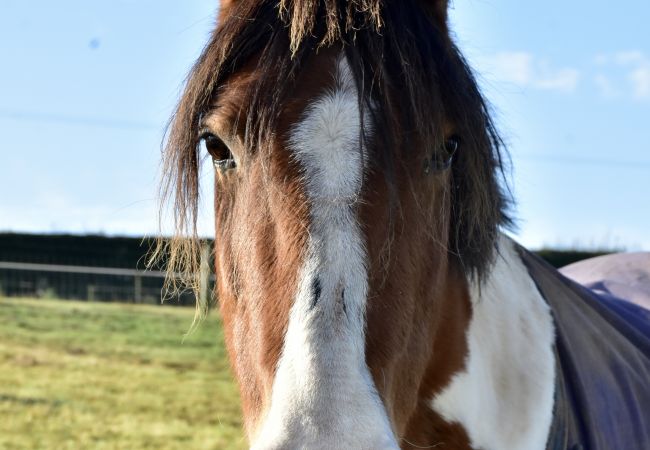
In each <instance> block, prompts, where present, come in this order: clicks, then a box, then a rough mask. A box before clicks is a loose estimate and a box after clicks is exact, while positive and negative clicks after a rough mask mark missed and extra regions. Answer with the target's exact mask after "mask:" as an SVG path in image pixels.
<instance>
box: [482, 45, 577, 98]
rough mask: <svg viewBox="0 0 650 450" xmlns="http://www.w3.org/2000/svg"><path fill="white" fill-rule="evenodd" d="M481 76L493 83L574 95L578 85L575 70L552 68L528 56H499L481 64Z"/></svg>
mask: <svg viewBox="0 0 650 450" xmlns="http://www.w3.org/2000/svg"><path fill="white" fill-rule="evenodd" d="M482 62H483V64H482V65H483V66H484V68H485V70H484V72H485V73H488V74H491V75H492V76H493V77H494V78H496V81H498V82H504V83H512V84H514V85H517V86H519V87H523V88H533V89H539V90H550V91H560V92H573V91H574V90H575V89H576V87H577V86H578V83H579V81H580V71H579V70H577V69H575V68H570V67H564V68H555V67H553V66H552V65H551V63H549V62H548V61H546V60H544V59H540V58H537V57H535V56H534V55H533V54H531V53H529V52H499V53H497V54H495V55H493V56H491V57H488V58H485V59H484V60H483V61H482Z"/></svg>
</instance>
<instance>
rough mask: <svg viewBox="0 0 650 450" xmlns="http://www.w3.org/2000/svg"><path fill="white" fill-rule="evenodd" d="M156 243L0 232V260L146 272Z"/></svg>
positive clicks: (125, 238)
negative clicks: (149, 256) (149, 253)
mask: <svg viewBox="0 0 650 450" xmlns="http://www.w3.org/2000/svg"><path fill="white" fill-rule="evenodd" d="M154 242H155V240H154V239H151V238H141V237H107V236H100V235H82V236H80V235H68V234H19V233H0V261H12V262H26V263H37V264H63V265H71V266H89V267H115V268H123V269H144V268H145V265H146V257H147V254H148V252H149V251H150V249H151V248H152V245H153V244H154Z"/></svg>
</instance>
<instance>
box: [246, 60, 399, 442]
mask: <svg viewBox="0 0 650 450" xmlns="http://www.w3.org/2000/svg"><path fill="white" fill-rule="evenodd" d="M360 128H361V125H360V113H359V105H358V93H357V90H356V87H355V84H354V80H353V79H352V76H351V74H350V69H349V67H348V65H347V62H346V61H345V60H344V59H340V60H339V61H338V64H337V73H336V86H335V88H334V89H333V90H332V91H331V92H328V93H326V94H324V95H323V96H322V97H320V98H319V99H318V100H317V101H316V102H315V103H313V104H312V105H311V106H309V107H308V109H307V110H306V112H305V116H304V119H303V120H302V122H300V123H299V124H298V125H297V127H296V128H295V130H294V131H293V133H292V137H291V142H290V145H291V148H292V150H293V152H294V155H295V158H296V159H297V161H298V162H299V163H300V165H301V167H302V169H303V171H304V180H305V185H306V190H307V194H308V197H309V200H310V204H311V210H310V213H311V227H310V229H309V233H310V234H309V241H308V249H307V257H306V260H305V262H304V266H303V268H302V270H301V273H300V281H299V286H298V291H297V295H296V298H295V301H294V304H293V306H292V309H291V312H290V317H289V325H288V329H287V334H286V336H285V341H284V348H283V351H282V355H281V357H280V360H279V362H278V367H277V371H276V376H275V380H274V383H273V392H272V395H271V406H270V409H269V410H268V411H267V414H266V417H265V418H264V420H263V423H262V425H261V427H260V431H259V433H258V434H257V436H256V437H255V440H254V445H253V446H252V448H253V449H255V450H262V449H310V450H311V449H316V450H317V449H386V450H388V449H394V450H397V449H398V446H397V443H396V441H395V438H394V436H393V431H392V429H391V426H390V423H389V421H388V418H387V415H386V412H385V409H384V406H383V404H382V402H381V400H380V399H379V396H378V395H377V391H376V389H375V386H374V383H373V380H372V377H371V375H370V372H369V370H368V367H367V365H366V362H365V360H366V359H365V310H366V298H367V293H368V280H367V268H366V250H365V247H364V243H363V237H362V233H361V230H360V228H359V225H358V223H357V218H356V211H355V209H356V207H355V204H356V202H357V201H358V200H359V195H360V191H361V185H362V181H363V174H364V155H363V152H362V151H361V148H360V142H361V141H360ZM317 292H318V293H319V295H318V298H315V296H316V293H317Z"/></svg>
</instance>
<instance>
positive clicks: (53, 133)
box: [0, 0, 650, 250]
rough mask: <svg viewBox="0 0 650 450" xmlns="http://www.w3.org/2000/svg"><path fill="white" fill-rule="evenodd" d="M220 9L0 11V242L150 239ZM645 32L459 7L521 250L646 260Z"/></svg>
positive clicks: (644, 16)
mask: <svg viewBox="0 0 650 450" xmlns="http://www.w3.org/2000/svg"><path fill="white" fill-rule="evenodd" d="M216 4H217V2H216V1H214V0H194V1H184V2H179V1H171V0H165V1H162V0H159V1H150V0H111V1H93V2H82V1H62V2H45V1H33V2H24V1H18V0H4V1H3V2H2V6H1V7H0V11H1V14H0V61H2V65H1V67H2V70H0V175H1V176H0V192H2V194H1V196H0V230H12V231H39V232H42V231H45V232H87V233H106V234H111V235H115V234H119V235H124V234H126V235H139V234H149V235H152V234H155V233H156V231H157V214H156V194H157V181H156V180H157V175H158V169H159V166H158V161H159V156H160V154H159V149H160V141H161V139H162V131H163V129H164V125H165V123H166V120H167V118H168V117H169V114H170V113H171V110H172V108H173V106H174V103H175V101H176V99H177V98H178V95H179V92H180V89H181V87H182V83H183V80H184V77H185V75H186V73H187V71H188V69H189V67H190V66H191V64H192V62H193V60H194V59H195V58H196V57H197V56H198V54H199V52H200V50H201V48H202V46H203V44H204V43H205V41H206V38H207V36H208V34H209V32H210V30H211V28H212V26H213V23H214V19H213V17H214V9H215V6H216ZM649 19H650V2H648V1H647V0H622V1H620V2H617V3H616V4H615V5H614V4H613V3H612V2H605V1H595V0H590V1H586V0H575V1H571V2H566V1H558V0H549V1H546V2H522V1H521V0H518V1H516V0H480V1H479V0H456V1H455V2H454V4H453V7H452V10H451V26H452V29H453V30H454V33H455V34H456V38H457V42H458V43H459V46H460V47H461V49H463V50H464V52H465V54H466V56H467V57H468V59H469V61H470V62H471V64H472V65H473V66H474V67H475V68H476V70H477V72H478V73H479V79H480V83H481V85H482V87H483V89H484V92H485V94H486V96H487V97H488V98H489V100H490V101H491V103H492V104H493V105H494V108H495V111H496V117H497V123H498V125H499V128H500V129H501V131H502V132H503V135H504V137H505V138H506V141H507V142H508V144H509V149H510V152H511V155H512V165H513V171H512V186H513V190H514V193H515V197H516V199H517V202H518V206H517V210H516V215H517V217H518V218H519V229H518V230H517V232H516V233H515V234H516V236H517V237H518V238H519V240H520V241H521V242H522V243H524V244H525V245H528V246H530V247H539V246H542V245H562V246H570V245H578V246H581V247H596V246H609V247H611V246H616V247H624V248H627V249H629V250H639V249H645V250H650V233H648V229H649V228H650V207H649V206H650V205H649V203H650V202H649V201H648V197H650V183H649V180H650V33H648V31H647V23H648V20H649ZM206 179H209V173H206ZM207 184H209V183H206V185H207ZM210 196H211V193H210V192H209V191H206V192H205V193H204V199H205V202H204V203H205V204H206V207H205V208H204V209H203V213H202V221H201V223H202V224H201V230H202V232H203V233H204V234H206V235H210V234H211V233H212V230H211V220H212V218H211V211H210V208H209V204H210V202H209V198H210Z"/></svg>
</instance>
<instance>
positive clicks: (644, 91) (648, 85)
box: [629, 61, 650, 100]
mask: <svg viewBox="0 0 650 450" xmlns="http://www.w3.org/2000/svg"><path fill="white" fill-rule="evenodd" d="M629 80H630V81H631V82H632V85H633V86H634V96H635V97H636V98H638V99H639V100H650V62H647V61H646V63H645V64H644V65H643V66H641V67H637V68H636V69H634V70H633V71H632V72H630V75H629Z"/></svg>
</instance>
